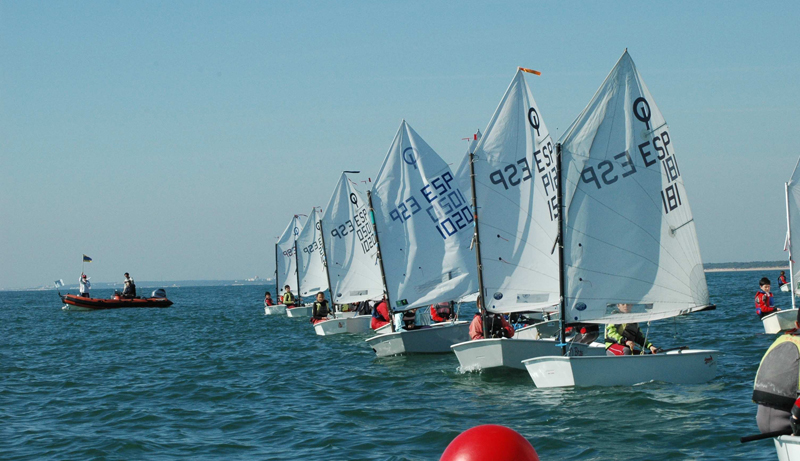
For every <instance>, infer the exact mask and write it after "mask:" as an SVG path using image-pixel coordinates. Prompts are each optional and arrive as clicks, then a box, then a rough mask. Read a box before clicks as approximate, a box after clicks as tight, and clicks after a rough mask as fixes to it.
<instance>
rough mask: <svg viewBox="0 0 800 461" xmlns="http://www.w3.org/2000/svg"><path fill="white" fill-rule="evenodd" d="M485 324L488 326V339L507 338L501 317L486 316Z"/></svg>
mask: <svg viewBox="0 0 800 461" xmlns="http://www.w3.org/2000/svg"><path fill="white" fill-rule="evenodd" d="M486 323H487V324H488V325H489V337H490V338H507V337H508V331H506V329H505V327H504V326H503V320H502V317H500V316H499V315H494V314H488V313H487V315H486Z"/></svg>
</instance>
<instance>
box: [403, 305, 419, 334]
mask: <svg viewBox="0 0 800 461" xmlns="http://www.w3.org/2000/svg"><path fill="white" fill-rule="evenodd" d="M417 328H419V326H417V310H416V309H411V310H408V311H405V312H403V329H404V330H407V331H410V330H416V329H417Z"/></svg>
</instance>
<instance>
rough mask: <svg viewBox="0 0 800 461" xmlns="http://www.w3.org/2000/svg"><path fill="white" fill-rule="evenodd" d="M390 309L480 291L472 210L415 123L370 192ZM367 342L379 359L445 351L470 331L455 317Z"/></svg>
mask: <svg viewBox="0 0 800 461" xmlns="http://www.w3.org/2000/svg"><path fill="white" fill-rule="evenodd" d="M367 198H368V200H369V203H370V209H371V212H372V214H371V218H372V219H371V221H372V223H373V228H374V232H375V241H376V246H377V250H378V261H379V263H380V265H381V268H382V270H383V282H384V288H385V292H386V298H387V304H388V306H389V313H390V315H392V316H393V317H394V315H393V314H394V313H402V312H406V311H410V310H412V309H417V308H427V307H428V306H430V305H431V304H435V303H439V302H447V301H451V300H456V299H459V298H461V297H462V296H465V295H468V294H470V293H474V292H475V291H477V287H476V283H475V276H474V274H472V273H471V271H470V269H469V268H470V266H471V264H469V261H471V260H472V255H471V254H470V250H469V244H470V240H471V237H472V233H471V229H472V213H471V212H470V209H469V204H468V202H467V198H466V196H465V195H464V193H463V192H462V191H461V187H460V186H459V184H458V181H457V180H456V178H455V176H454V175H453V172H452V171H451V170H450V167H449V166H448V165H447V163H445V161H444V160H442V158H441V157H439V155H438V154H437V153H436V152H435V151H434V150H433V149H432V148H431V147H430V146H429V145H428V144H427V143H426V142H425V141H424V140H423V139H422V138H421V137H420V136H419V135H418V134H417V133H416V132H415V131H414V130H413V129H412V128H411V126H409V125H408V124H407V123H406V121H405V120H403V122H402V123H401V124H400V128H399V129H398V131H397V135H396V136H395V138H394V141H393V142H392V146H391V148H390V149H389V153H388V154H387V155H386V158H385V159H384V162H383V165H382V166H381V170H380V172H379V173H378V176H377V178H376V180H375V184H374V186H373V188H372V191H371V192H370V193H369V195H368V197H367ZM391 325H392V327H391V330H392V331H391V332H389V333H386V334H380V335H377V336H375V337H372V338H370V339H368V340H367V343H368V344H369V345H370V347H372V349H373V350H374V351H375V353H376V354H377V355H378V356H379V357H384V356H388V355H397V354H406V353H446V352H449V351H450V346H451V345H452V344H455V343H457V342H460V341H464V340H466V339H467V338H468V337H469V324H468V323H467V322H464V321H457V320H456V321H450V322H442V323H436V324H433V325H430V326H422V327H419V328H414V329H398V328H397V327H398V325H396V323H395V321H394V320H393V321H392V324H391Z"/></svg>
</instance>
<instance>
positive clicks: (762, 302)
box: [756, 277, 780, 317]
mask: <svg viewBox="0 0 800 461" xmlns="http://www.w3.org/2000/svg"><path fill="white" fill-rule="evenodd" d="M758 285H759V286H760V287H761V289H760V290H758V293H756V314H758V316H759V317H764V316H766V315H769V314H772V313H774V312H776V311H779V310H780V309H778V308H777V307H775V302H774V300H773V299H772V293H770V292H769V289H770V282H769V279H768V278H766V277H763V278H762V279H761V280H759V281H758Z"/></svg>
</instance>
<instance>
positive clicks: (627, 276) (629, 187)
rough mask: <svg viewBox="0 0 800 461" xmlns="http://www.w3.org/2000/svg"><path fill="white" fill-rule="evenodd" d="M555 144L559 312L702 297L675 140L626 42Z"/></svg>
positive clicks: (658, 306) (636, 307)
mask: <svg viewBox="0 0 800 461" xmlns="http://www.w3.org/2000/svg"><path fill="white" fill-rule="evenodd" d="M561 145H562V155H563V162H564V169H563V171H564V173H563V174H564V177H563V178H562V181H563V182H564V185H565V203H566V204H567V212H566V214H565V236H564V246H565V256H564V258H565V261H564V266H565V282H566V294H565V296H566V300H567V301H566V305H567V313H566V320H567V321H568V322H590V323H627V322H640V321H648V320H657V319H662V318H668V317H672V316H676V315H680V314H681V313H686V312H690V311H692V310H697V309H698V308H702V307H703V306H707V305H709V296H708V287H707V285H706V280H705V274H704V272H703V263H702V259H701V257H700V249H699V245H698V241H697V233H696V229H695V224H694V218H693V216H692V212H691V208H690V206H689V201H688V196H687V193H686V189H685V187H684V184H683V177H682V175H681V172H680V167H679V164H678V160H677V157H676V152H675V144H674V140H673V139H672V136H671V134H670V130H669V126H668V124H667V122H666V120H664V117H663V116H662V114H661V112H660V111H659V109H658V106H657V105H656V104H655V101H654V100H653V98H652V95H651V94H650V92H649V90H648V89H647V86H646V85H645V84H644V81H643V80H642V78H641V76H640V75H639V72H638V71H637V70H636V67H635V65H634V64H633V60H632V59H631V58H630V56H629V55H628V53H627V51H626V52H625V53H624V54H623V55H622V57H621V58H620V59H619V60H618V61H617V64H616V65H615V67H614V68H613V69H612V71H611V72H610V73H609V75H608V76H607V77H606V79H605V81H604V82H603V84H602V85H601V86H600V88H599V89H598V91H597V92H596V93H595V95H594V97H593V98H592V100H591V101H590V102H589V104H588V105H587V106H586V108H585V109H584V110H583V111H582V112H581V114H580V115H579V117H578V118H577V119H576V120H575V121H574V122H573V123H572V125H571V126H570V128H569V130H568V131H567V133H566V134H565V135H564V137H563V138H562V141H561Z"/></svg>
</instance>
